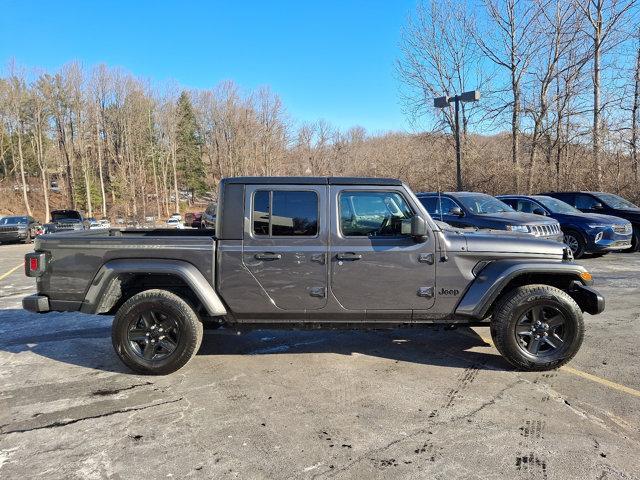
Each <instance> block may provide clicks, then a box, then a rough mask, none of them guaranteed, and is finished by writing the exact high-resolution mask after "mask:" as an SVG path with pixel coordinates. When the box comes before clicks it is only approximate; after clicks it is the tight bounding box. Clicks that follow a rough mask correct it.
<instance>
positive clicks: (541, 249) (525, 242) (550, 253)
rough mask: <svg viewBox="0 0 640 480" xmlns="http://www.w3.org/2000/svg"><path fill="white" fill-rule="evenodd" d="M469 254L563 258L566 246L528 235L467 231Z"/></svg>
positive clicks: (491, 231)
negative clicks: (486, 253)
mask: <svg viewBox="0 0 640 480" xmlns="http://www.w3.org/2000/svg"><path fill="white" fill-rule="evenodd" d="M452 234H453V232H452ZM457 234H458V235H460V233H459V232H458V233H457ZM462 235H464V237H465V239H466V241H467V251H468V252H471V253H473V252H488V253H495V254H496V255H500V254H505V253H506V254H522V255H527V256H529V255H534V256H542V257H553V258H562V255H563V253H564V248H565V245H564V244H562V243H560V242H556V241H553V240H544V239H540V238H536V237H534V236H533V235H530V234H528V233H511V232H509V233H505V231H504V230H478V231H475V232H470V231H465V232H464V233H463V234H462Z"/></svg>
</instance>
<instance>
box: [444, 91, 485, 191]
mask: <svg viewBox="0 0 640 480" xmlns="http://www.w3.org/2000/svg"><path fill="white" fill-rule="evenodd" d="M478 100H480V90H471V91H469V92H464V93H461V94H460V95H454V96H453V97H450V96H448V95H445V96H444V97H438V98H434V99H433V106H434V107H436V108H446V107H448V106H449V105H450V104H451V102H454V103H455V112H456V113H455V119H454V136H455V138H456V189H457V190H458V191H461V190H462V158H461V157H462V154H461V151H460V150H461V149H460V102H477V101H478Z"/></svg>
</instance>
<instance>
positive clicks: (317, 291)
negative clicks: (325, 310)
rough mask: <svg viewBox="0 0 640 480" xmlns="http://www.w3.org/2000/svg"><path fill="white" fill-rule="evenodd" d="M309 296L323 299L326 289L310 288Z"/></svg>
mask: <svg viewBox="0 0 640 480" xmlns="http://www.w3.org/2000/svg"><path fill="white" fill-rule="evenodd" d="M309 295H311V296H312V297H318V298H324V297H325V295H326V289H325V288H324V287H311V288H310V289H309Z"/></svg>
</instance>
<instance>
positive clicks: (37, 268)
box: [24, 252, 47, 277]
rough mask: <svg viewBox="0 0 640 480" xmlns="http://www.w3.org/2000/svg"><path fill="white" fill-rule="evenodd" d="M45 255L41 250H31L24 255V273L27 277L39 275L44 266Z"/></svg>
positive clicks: (45, 261) (42, 271)
mask: <svg viewBox="0 0 640 480" xmlns="http://www.w3.org/2000/svg"><path fill="white" fill-rule="evenodd" d="M46 263H47V257H46V255H45V254H44V253H41V252H31V253H27V254H26V255H25V256H24V273H25V275H26V276H27V277H39V276H40V275H42V274H43V273H44V270H45V268H46V266H47V265H46Z"/></svg>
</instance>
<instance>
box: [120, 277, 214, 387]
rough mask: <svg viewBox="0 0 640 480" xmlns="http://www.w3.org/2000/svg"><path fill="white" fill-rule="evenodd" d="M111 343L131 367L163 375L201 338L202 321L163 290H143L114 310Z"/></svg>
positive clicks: (181, 362) (183, 360)
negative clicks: (115, 311) (116, 310)
mask: <svg viewBox="0 0 640 480" xmlns="http://www.w3.org/2000/svg"><path fill="white" fill-rule="evenodd" d="M111 340H112V343H113V347H114V349H115V351H116V353H117V354H118V356H119V357H120V360H122V362H124V364H125V365H127V366H128V367H129V368H131V369H132V370H134V371H136V372H138V373H143V374H150V375H165V374H168V373H172V372H175V371H176V370H178V369H180V368H181V367H183V366H184V365H185V364H186V363H187V362H188V361H189V360H190V359H191V357H193V355H195V353H196V352H197V351H198V348H199V347H200V343H201V341H202V322H200V319H199V318H198V316H197V314H196V313H195V311H194V310H193V308H192V307H191V305H189V304H188V303H187V302H185V301H184V300H183V299H182V298H180V297H179V296H178V295H176V294H174V293H172V292H168V291H166V290H146V291H144V292H141V293H138V294H137V295H134V296H133V297H131V298H130V299H129V300H127V301H126V302H125V303H124V304H123V305H122V306H121V307H120V309H119V310H118V312H117V313H116V316H115V319H114V321H113V327H112V331H111Z"/></svg>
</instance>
